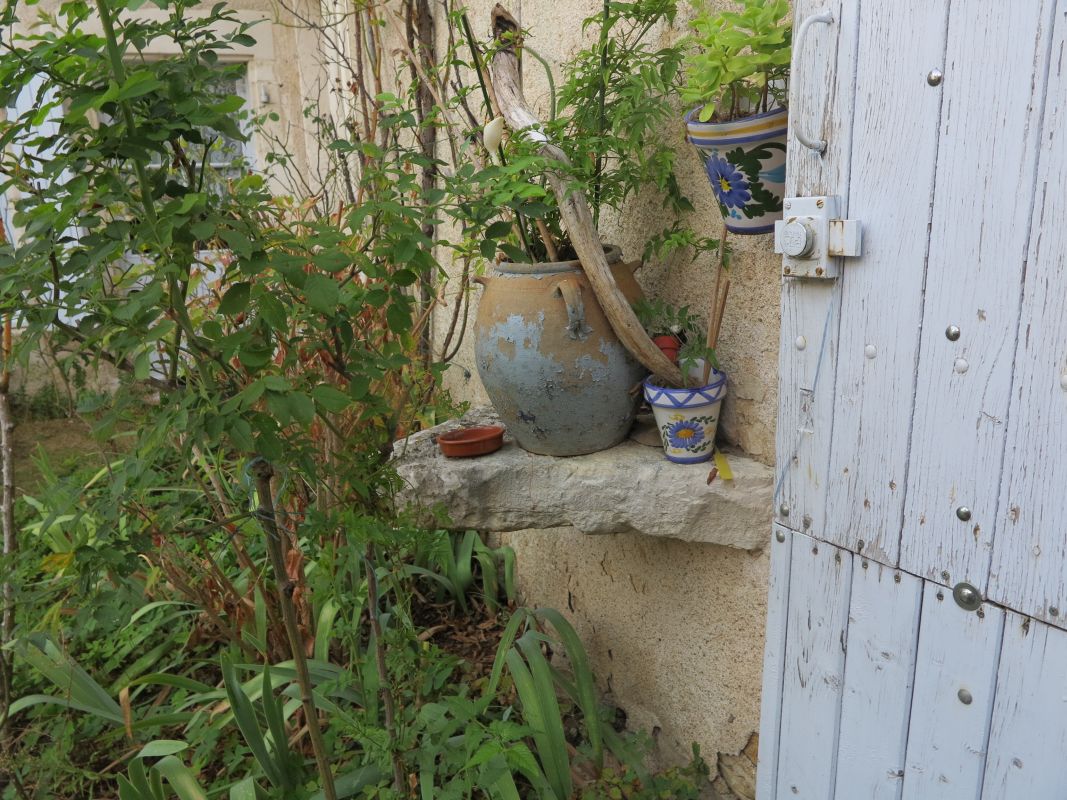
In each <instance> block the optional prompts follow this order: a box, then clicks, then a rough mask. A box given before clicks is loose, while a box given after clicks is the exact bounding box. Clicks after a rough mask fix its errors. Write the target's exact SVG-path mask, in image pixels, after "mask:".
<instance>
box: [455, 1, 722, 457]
mask: <svg viewBox="0 0 1067 800" xmlns="http://www.w3.org/2000/svg"><path fill="white" fill-rule="evenodd" d="M494 13H495V17H494V25H495V27H496V29H497V30H496V38H495V39H494V41H493V43H492V45H491V46H490V48H489V49H488V51H487V52H486V54H485V56H484V62H485V63H491V64H493V78H494V82H495V86H494V89H495V92H494V96H495V97H497V98H500V97H504V98H505V100H504V101H501V102H502V103H504V102H507V99H506V98H509V97H510V98H512V99H514V98H515V96H516V94H519V95H520V101H521V88H517V87H516V82H515V81H514V78H515V77H517V76H516V75H515V74H514V73H512V72H510V71H509V70H508V69H507V61H506V60H507V59H513V58H514V56H513V55H512V54H513V53H514V51H515V49H516V46H517V45H518V44H519V40H518V38H517V36H516V31H517V27H509V26H512V25H514V21H513V20H511V19H510V17H507V16H506V14H505V13H504V12H502V10H501V9H499V8H498V10H497V11H496V12H494ZM674 13H675V9H674V4H673V2H664V0H639V2H635V3H626V4H617V3H606V4H605V6H604V8H603V10H602V11H601V13H600V14H598V15H596V16H594V17H591V18H590V19H588V20H586V23H585V24H586V26H587V27H588V28H590V32H591V34H595V35H591V37H590V38H591V41H592V44H591V45H590V46H589V47H588V48H586V49H585V50H582V51H581V52H579V53H578V54H577V55H576V56H575V57H574V59H572V60H571V61H570V62H569V63H568V64H566V65H565V67H564V70H563V73H564V75H566V76H567V77H566V79H565V80H564V81H563V82H562V83H561V84H559V85H558V86H557V85H556V84H555V82H554V78H553V75H552V73H551V71H550V70H549V69H548V67H547V65H546V64H544V62H540V63H541V64H542V66H544V67H545V69H546V70H547V71H548V79H549V84H550V86H551V87H552V90H551V97H550V102H549V106H550V109H551V110H550V115H549V119H547V120H544V121H538V120H536V118H534V117H533V116H532V115H529V117H528V121H527V122H526V124H525V125H524V126H522V127H519V126H518V125H515V126H514V128H515V129H514V130H512V131H511V132H510V135H509V136H508V137H507V138H506V139H505V140H504V141H503V143H502V146H501V147H500V149H499V151H498V152H497V153H496V157H497V160H498V172H499V181H498V184H497V185H496V186H493V187H491V189H490V190H488V191H486V192H485V194H484V198H485V203H484V207H482V208H480V209H473V210H472V217H476V218H478V219H483V220H484V219H485V218H486V217H485V216H484V213H487V214H488V217H490V218H493V219H495V220H496V221H494V222H493V223H492V224H490V225H488V226H487V227H486V226H484V222H483V224H482V227H478V226H471V231H472V232H473V233H474V234H475V235H480V236H481V237H482V239H481V241H480V242H479V243H478V247H479V249H480V251H481V253H482V254H483V255H484V256H486V257H487V258H488V257H491V256H492V255H493V254H494V253H495V252H496V251H497V250H499V252H500V253H501V254H502V255H503V257H504V259H506V260H504V261H502V262H501V263H497V264H496V265H495V267H494V269H493V270H492V271H490V272H489V273H487V274H486V275H484V276H480V277H479V278H476V279H475V280H476V281H477V282H479V283H481V284H482V285H483V286H484V287H485V291H484V293H483V295H482V297H481V301H480V304H479V310H478V316H477V319H476V321H475V325H474V334H475V357H476V363H477V367H478V372H479V375H480V377H481V379H482V383H483V384H484V386H485V388H486V392H487V394H488V395H489V398H490V400H491V401H492V403H493V406H494V407H495V408H496V410H497V412H498V413H499V415H500V416H501V419H502V420H503V421H504V423H505V424H506V425H507V426H508V429H509V431H510V433H511V434H512V435H513V436H514V437H515V440H516V441H517V443H518V444H519V445H520V446H521V447H523V448H525V449H526V450H529V451H532V452H535V453H543V454H548V455H556V456H567V455H577V454H581V453H589V452H595V451H597V450H603V449H606V448H608V447H611V446H613V445H615V444H617V443H619V442H620V441H622V440H623V439H624V438H625V437H626V435H627V434H628V432H629V429H630V427H631V424H632V422H633V419H634V417H635V415H636V410H637V409H636V398H635V396H634V394H633V393H632V392H631V390H632V389H633V388H634V387H635V386H637V385H638V384H639V383H640V381H641V379H642V377H643V376H644V375H646V374H647V370H646V369H644V368H643V367H642V366H641V365H640V364H639V363H638V362H637V361H636V360H635V359H634V358H633V357H632V356H631V354H630V352H629V351H628V349H627V347H625V346H624V345H623V342H622V341H621V340H620V338H619V337H618V336H617V335H616V333H615V330H613V327H614V326H613V325H612V324H611V322H609V319H608V316H607V314H606V313H605V311H604V309H603V308H602V307H601V304H600V302H599V301H598V298H597V296H596V294H594V291H593V289H592V284H591V282H590V279H589V277H588V275H587V273H586V268H585V266H583V264H582V263H581V262H580V261H579V260H578V259H577V258H576V255H577V253H576V247H575V246H574V244H573V242H572V239H571V237H572V235H574V231H573V230H569V229H568V227H567V226H566V225H564V222H563V221H564V209H561V208H560V206H559V201H558V195H559V194H560V193H559V192H558V186H557V187H556V191H555V192H550V191H549V190H548V189H547V188H546V186H545V183H546V175H549V174H551V175H552V176H554V179H556V180H557V181H558V180H559V176H560V175H562V176H563V177H562V181H563V182H564V183H565V184H566V186H567V187H568V191H569V192H572V193H574V192H580V193H581V194H583V195H584V196H585V197H586V198H588V200H589V204H590V206H591V217H592V226H593V228H597V227H598V226H599V223H600V221H601V216H602V212H606V211H612V212H617V211H618V210H619V209H620V208H621V207H622V206H623V204H624V203H625V202H626V201H627V199H628V198H630V197H632V196H633V195H634V194H636V193H637V192H639V191H641V190H643V189H646V188H648V189H653V190H657V191H658V192H659V193H660V194H661V195H662V197H663V198H664V204H665V206H667V207H668V208H670V209H671V210H673V211H675V212H677V214H678V215H679V216H682V215H685V214H687V213H689V212H691V211H692V206H691V205H690V203H689V201H688V200H687V199H686V198H685V197H684V196H683V195H682V194H681V192H680V189H679V187H678V182H677V180H676V179H675V175H674V166H675V164H674V160H675V159H674V153H673V152H672V151H671V150H670V149H669V148H666V147H664V145H663V142H662V137H661V131H662V127H663V125H664V124H665V123H666V122H667V121H668V120H669V119H670V115H671V114H672V113H673V111H672V107H671V98H672V95H673V92H674V86H675V83H676V79H677V76H678V74H679V69H680V65H681V58H682V55H681V50H680V48H679V47H677V46H669V47H659V46H657V45H653V44H652V43H651V41H652V39H653V38H654V33H655V31H656V30H657V26H658V25H660V24H662V23H669V22H670V21H671V20H673V17H674ZM501 17H504V20H503V24H501ZM464 27H465V28H466V27H467V26H464ZM502 31H503V32H502ZM470 42H471V49H472V52H474V53H475V54H476V59H475V64H474V66H475V68H477V67H478V65H479V63H481V62H482V53H481V51H480V49H478V47H477V45H476V44H475V43H474V41H473V37H471V38H470ZM522 52H523V54H524V56H523V61H524V63H526V64H527V65H530V64H534V65H536V64H537V63H538V62H539V57H538V56H537V54H536V52H535V51H534V50H533V49H531V48H530V47H529V46H528V45H525V44H522ZM501 64H504V68H502V67H501ZM488 98H489V93H488V92H486V99H485V103H486V109H487V116H489V114H490V113H492V112H489V110H488V109H489V108H490V106H489V99H488ZM521 102H524V101H521ZM513 107H514V106H513ZM494 111H495V109H494ZM505 116H507V115H506V114H505ZM524 119H525V118H524ZM496 134H497V126H496V124H495V123H490V125H488V126H487V128H486V135H485V139H484V140H483V141H488V144H490V145H495V144H496ZM546 140H547V141H549V142H552V143H554V144H556V145H558V148H559V149H560V150H561V151H562V153H563V156H564V157H565V161H561V160H559V159H550V158H548V157H546V156H545V155H544V153H543V152H542V148H541V144H542V143H543V142H545V141H546ZM548 182H549V183H551V180H550V181H548ZM501 209H503V211H504V213H503V214H501ZM483 212H484V213H483ZM479 214H483V216H480V217H479V216H478V215H479ZM683 228H684V225H682V224H681V223H680V222H676V223H673V224H672V225H671V226H670V227H669V228H668V230H667V231H663V232H660V233H659V234H657V235H656V236H654V237H651V238H650V241H653V240H654V241H657V242H663V241H668V240H670V241H679V242H684V243H685V245H684V246H686V247H694V246H695V248H696V249H698V250H703V249H708V248H711V247H715V246H717V245H718V242H714V241H709V240H699V239H698V237H696V236H695V235H692V234H691V232H690V235H675V236H671V235H670V233H671V232H675V233H677V232H678V231H679V230H681V229H683ZM594 233H595V231H594ZM494 237H495V239H494ZM585 241H588V239H586V240H585ZM594 246H595V245H594ZM605 252H606V254H607V261H608V264H609V265H610V270H611V273H612V276H613V278H614V281H615V283H616V285H617V286H618V287H619V289H620V290H621V293H622V295H623V296H624V297H625V299H626V301H627V302H628V303H633V302H635V301H637V300H638V299H639V298H640V296H641V292H640V289H639V287H638V286H637V283H636V281H634V279H633V277H632V274H631V268H630V267H628V266H627V265H625V264H624V263H623V261H622V254H621V253H620V252H619V251H618V249H617V248H613V247H610V246H606V247H605ZM627 310H628V309H627Z"/></svg>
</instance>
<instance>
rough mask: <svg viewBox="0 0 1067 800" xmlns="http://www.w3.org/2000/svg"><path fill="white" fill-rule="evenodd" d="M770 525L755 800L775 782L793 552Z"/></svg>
mask: <svg viewBox="0 0 1067 800" xmlns="http://www.w3.org/2000/svg"><path fill="white" fill-rule="evenodd" d="M773 528H774V529H773V531H772V532H771V544H770V547H771V570H770V573H771V574H770V585H769V587H768V589H767V634H766V644H765V645H764V651H763V693H762V695H761V700H760V722H759V761H758V763H757V765H756V800H774V791H775V786H776V785H777V782H778V736H779V734H780V732H781V725H782V683H783V681H784V679H785V637H786V612H787V611H788V609H789V563H790V561H791V560H792V553H793V546H792V545H793V532H792V531H791V530H789V529H788V528H785V527H783V526H781V525H774V526H773ZM779 538H780V539H781V541H779Z"/></svg>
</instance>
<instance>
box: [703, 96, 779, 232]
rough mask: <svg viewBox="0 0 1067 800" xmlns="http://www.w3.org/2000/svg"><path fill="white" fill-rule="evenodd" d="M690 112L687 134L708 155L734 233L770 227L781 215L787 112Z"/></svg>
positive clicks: (712, 180)
mask: <svg viewBox="0 0 1067 800" xmlns="http://www.w3.org/2000/svg"><path fill="white" fill-rule="evenodd" d="M697 114H698V109H694V110H693V111H691V112H689V114H687V115H686V120H685V122H686V136H687V138H688V139H689V141H690V142H692V143H693V144H694V145H695V146H696V148H697V150H699V151H700V155H701V157H702V158H703V160H704V169H705V171H706V173H707V176H708V179H709V181H710V183H711V187H712V191H713V194H714V196H715V200H716V205H718V207H719V211H720V212H721V213H722V217H723V219H724V220H725V222H726V228H727V230H730V231H732V232H734V233H745V234H748V233H770V232H771V231H773V230H774V222H775V220H778V219H781V218H782V197H783V195H784V194H785V184H784V180H785V140H786V132H787V128H788V112H787V111H786V110H785V109H783V108H776V109H772V110H771V111H766V112H764V113H762V114H755V115H753V116H749V117H742V118H741V119H736V120H731V121H729V122H701V121H700V120H699V119H698V118H697Z"/></svg>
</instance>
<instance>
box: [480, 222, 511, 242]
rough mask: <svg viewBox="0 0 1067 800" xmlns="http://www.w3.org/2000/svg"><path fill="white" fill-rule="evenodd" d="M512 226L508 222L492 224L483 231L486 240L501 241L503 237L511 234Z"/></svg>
mask: <svg viewBox="0 0 1067 800" xmlns="http://www.w3.org/2000/svg"><path fill="white" fill-rule="evenodd" d="M512 227H513V226H512V224H511V223H510V222H504V221H503V220H501V221H500V222H494V223H493V224H492V225H490V226H489V227H488V228H486V229H485V235H486V238H489V239H503V238H504V237H505V236H507V235H508V234H510V233H511V231H512Z"/></svg>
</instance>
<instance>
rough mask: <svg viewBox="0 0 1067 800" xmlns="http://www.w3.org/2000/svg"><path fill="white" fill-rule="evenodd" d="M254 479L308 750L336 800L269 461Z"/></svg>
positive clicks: (260, 463) (259, 465) (329, 799)
mask: <svg viewBox="0 0 1067 800" xmlns="http://www.w3.org/2000/svg"><path fill="white" fill-rule="evenodd" d="M251 472H252V475H253V477H254V478H255V480H256V492H257V494H258V495H259V508H258V509H256V516H257V517H258V518H259V522H260V524H261V525H262V526H263V531H264V533H265V534H266V545H267V554H268V555H269V556H270V563H271V569H272V571H273V572H274V584H275V588H276V591H277V595H278V605H279V607H280V608H281V610H282V621H283V622H284V623H285V633H286V635H287V636H288V638H289V650H290V653H291V655H292V657H293V665H294V666H295V668H296V682H297V685H298V686H299V687H300V704H301V706H303V708H304V717H305V718H306V720H305V721H306V723H307V728H308V734H309V735H310V737H311V749H312V750H313V751H314V752H315V764H316V765H317V766H318V771H319V778H320V779H321V780H322V793H323V796H324V797H325V798H326V800H337V789H336V788H335V787H334V782H333V773H332V772H331V771H330V759H329V756H328V754H327V753H326V742H325V741H324V740H323V738H322V728H320V727H319V716H318V710H317V709H316V708H315V698H314V695H313V694H312V690H311V675H310V673H309V672H308V665H307V657H306V656H305V655H304V640H303V638H302V637H301V636H300V627H299V624H298V623H297V619H296V608H295V606H294V605H293V590H294V589H295V588H296V585H295V584H294V583H293V581H292V579H291V578H290V577H289V572H288V571H287V570H286V568H285V556H284V555H283V553H282V539H281V531H279V529H278V518H277V516H276V514H275V511H274V497H273V496H272V495H271V487H270V479H271V478H272V477H273V475H274V469H273V468H272V467H271V465H270V463H269V462H268V461H265V460H264V459H262V458H259V459H256V461H255V462H254V463H253V465H252V469H251Z"/></svg>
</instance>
